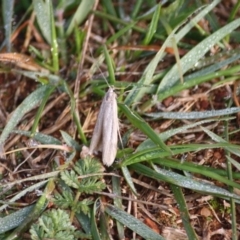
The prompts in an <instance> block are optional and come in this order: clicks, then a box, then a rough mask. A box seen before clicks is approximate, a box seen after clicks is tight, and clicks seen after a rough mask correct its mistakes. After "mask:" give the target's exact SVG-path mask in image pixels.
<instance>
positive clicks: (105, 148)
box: [89, 87, 119, 166]
mask: <svg viewBox="0 0 240 240" xmlns="http://www.w3.org/2000/svg"><path fill="white" fill-rule="evenodd" d="M118 131H119V123H118V112H117V95H116V93H115V92H114V90H113V88H111V87H110V88H109V89H108V91H107V93H106V94H105V96H104V98H103V101H102V104H101V107H100V110H99V113H98V117H97V122H96V125H95V128H94V130H93V136H92V140H91V144H90V148H89V151H90V154H93V152H94V151H102V161H103V164H104V165H106V166H111V165H112V164H113V162H114V159H115V157H116V154H117V145H118Z"/></svg>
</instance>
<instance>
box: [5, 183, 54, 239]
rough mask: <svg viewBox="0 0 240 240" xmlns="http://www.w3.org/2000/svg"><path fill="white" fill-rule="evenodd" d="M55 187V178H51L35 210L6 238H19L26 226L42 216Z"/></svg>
mask: <svg viewBox="0 0 240 240" xmlns="http://www.w3.org/2000/svg"><path fill="white" fill-rule="evenodd" d="M54 188H55V185H54V181H53V179H51V180H49V181H48V184H47V186H46V188H45V190H44V193H43V194H42V196H41V197H40V198H39V200H38V201H37V203H36V205H35V207H34V209H33V211H32V212H31V213H30V214H29V215H28V217H27V218H26V219H25V221H23V223H22V224H21V225H20V226H19V227H18V228H16V229H15V230H14V231H13V232H12V233H11V234H10V235H9V236H8V237H7V238H6V240H13V239H19V237H20V236H21V234H22V233H23V232H24V230H26V228H27V227H28V226H29V225H30V224H31V223H32V222H33V221H35V220H36V219H37V218H38V217H39V216H40V214H41V213H42V212H43V211H44V209H45V208H46V207H47V203H48V201H49V198H50V196H51V193H52V191H53V190H54Z"/></svg>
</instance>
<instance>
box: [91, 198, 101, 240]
mask: <svg viewBox="0 0 240 240" xmlns="http://www.w3.org/2000/svg"><path fill="white" fill-rule="evenodd" d="M98 205H99V199H97V200H96V201H95V202H94V205H93V208H92V212H91V234H92V238H93V239H94V240H101V237H100V234H99V231H98V226H97V222H96V218H95V216H97V209H98Z"/></svg>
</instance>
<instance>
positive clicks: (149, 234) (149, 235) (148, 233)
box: [105, 204, 164, 240]
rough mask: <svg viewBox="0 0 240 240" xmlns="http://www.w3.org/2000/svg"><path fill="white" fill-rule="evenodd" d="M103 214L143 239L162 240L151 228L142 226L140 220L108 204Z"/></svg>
mask: <svg viewBox="0 0 240 240" xmlns="http://www.w3.org/2000/svg"><path fill="white" fill-rule="evenodd" d="M105 212H106V213H107V214H109V215H110V216H111V217H113V218H115V219H116V220H117V221H119V222H121V223H122V224H123V225H125V226H127V227H128V228H129V229H131V230H132V231H134V232H136V233H137V234H138V235H140V236H141V237H143V238H144V239H148V240H164V238H163V237H162V236H161V235H159V234H157V233H155V232H154V231H153V230H152V229H151V228H149V227H148V226H147V225H145V224H143V223H142V222H141V221H140V220H138V219H137V218H135V217H133V216H132V215H130V214H128V213H126V212H125V211H123V210H121V209H119V208H116V207H115V206H112V205H110V204H108V205H106V206H105Z"/></svg>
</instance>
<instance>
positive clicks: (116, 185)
mask: <svg viewBox="0 0 240 240" xmlns="http://www.w3.org/2000/svg"><path fill="white" fill-rule="evenodd" d="M112 189H113V194H116V196H121V195H122V189H121V181H120V178H119V177H115V176H112ZM113 202H114V206H115V207H116V208H119V209H123V208H124V206H123V203H122V199H121V198H120V197H116V198H114V199H113ZM116 224H117V231H118V238H119V239H124V238H125V236H124V225H123V224H121V223H120V222H118V221H117V223H116Z"/></svg>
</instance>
